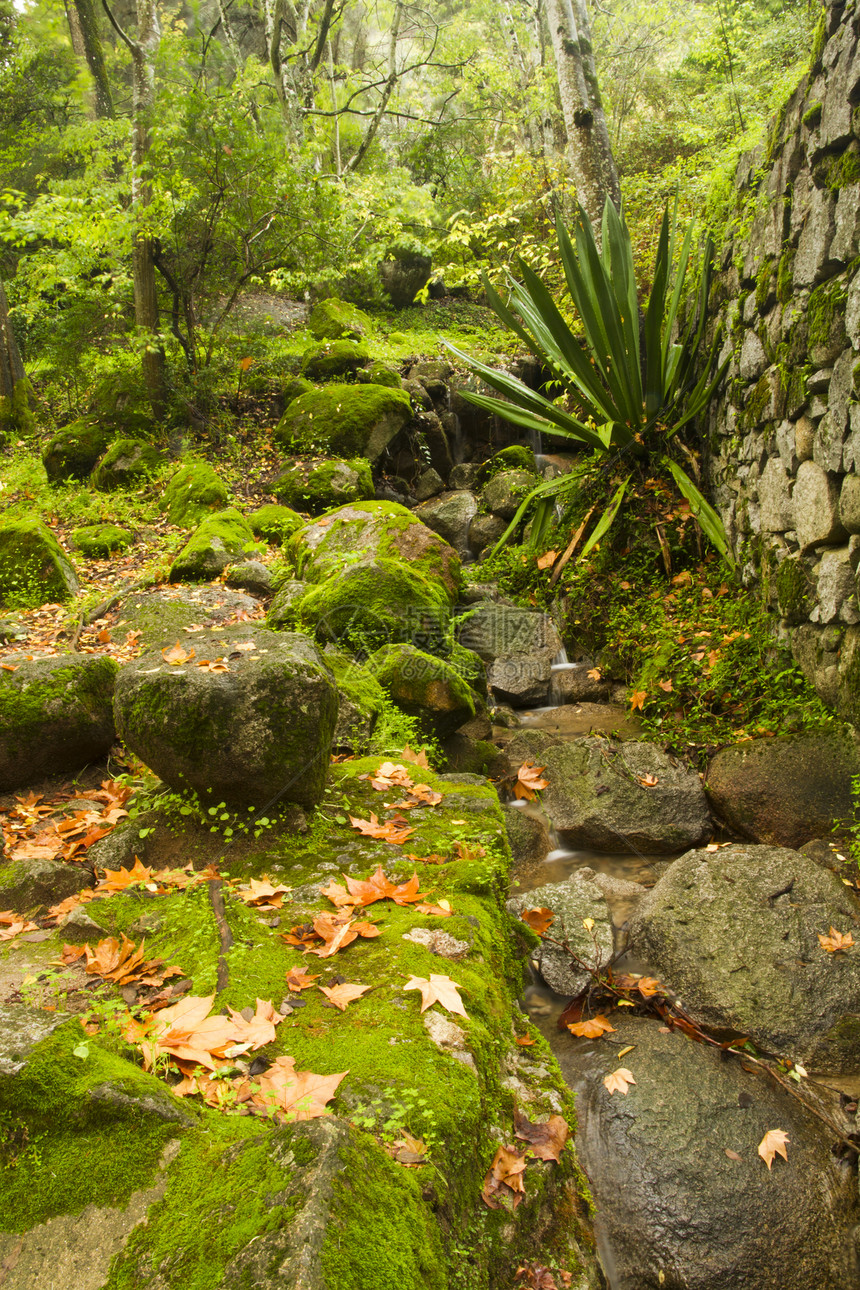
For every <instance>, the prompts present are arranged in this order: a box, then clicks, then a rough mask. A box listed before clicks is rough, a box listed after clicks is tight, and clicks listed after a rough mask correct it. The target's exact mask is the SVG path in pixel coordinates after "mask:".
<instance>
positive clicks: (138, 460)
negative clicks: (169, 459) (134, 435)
mask: <svg viewBox="0 0 860 1290" xmlns="http://www.w3.org/2000/svg"><path fill="white" fill-rule="evenodd" d="M163 464H164V456H163V454H162V453H160V452H159V451H158V449H157V448H153V446H152V444H150V443H144V442H143V440H142V439H117V440H116V441H115V442H114V443H112V444H111V446H110V447H109V448H108V450H107V452H106V453H105V455H104V456H103V457H102V459H101V461H100V462H99V463H98V465H97V466H96V468H95V470H94V471H93V475H92V483H93V486H94V487H95V488H98V489H99V490H100V491H101V492H103V493H111V492H114V490H115V489H118V488H135V487H137V485H139V484H140V483H142V482H143V481H144V480H145V479H149V477H150V476H151V475H154V474H155V472H156V471H157V470H158V469H159V468H160V467H161V466H162V465H163Z"/></svg>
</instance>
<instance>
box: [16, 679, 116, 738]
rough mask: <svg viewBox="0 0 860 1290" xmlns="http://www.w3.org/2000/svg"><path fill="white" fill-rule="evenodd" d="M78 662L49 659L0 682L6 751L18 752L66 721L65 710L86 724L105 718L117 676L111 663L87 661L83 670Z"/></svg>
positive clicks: (109, 707)
mask: <svg viewBox="0 0 860 1290" xmlns="http://www.w3.org/2000/svg"><path fill="white" fill-rule="evenodd" d="M80 660H81V656H80V655H77V656H71V657H69V656H67V657H66V658H65V659H64V658H62V657H58V658H52V659H48V660H45V661H44V662H42V663H39V664H38V665H37V664H33V665H32V666H31V667H27V666H26V665H22V667H23V669H24V670H23V671H22V670H21V667H19V668H16V670H15V672H4V673H3V674H2V676H0V728H2V730H3V741H4V746H5V747H6V748H10V747H11V748H14V747H15V746H16V745H17V746H19V747H21V749H22V751H23V749H24V747H26V745H27V744H28V743H29V742H30V741H32V740H34V739H38V737H39V734H40V732H41V730H42V728H43V727H44V725H45V723H46V722H49V723H53V724H55V725H56V724H57V723H60V722H63V721H65V720H66V719H67V713H68V711H69V710H71V711H76V712H77V714H78V715H77V717H76V718H75V720H77V721H82V722H83V723H85V724H91V723H92V722H93V720H96V719H97V718H98V715H99V714H104V713H110V709H111V701H112V698H113V691H114V684H115V682H116V675H117V672H118V671H119V666H118V664H117V662H116V660H115V659H112V658H108V657H107V656H106V655H101V656H99V657H91V658H88V659H87V660H86V666H83V667H82V666H81V661H80ZM37 667H38V670H36V668H37ZM18 673H20V675H18ZM70 742H71V736H70Z"/></svg>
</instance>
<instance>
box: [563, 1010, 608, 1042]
mask: <svg viewBox="0 0 860 1290" xmlns="http://www.w3.org/2000/svg"><path fill="white" fill-rule="evenodd" d="M568 1030H569V1031H570V1033H571V1034H572V1035H577V1036H578V1037H579V1038H580V1039H599V1038H600V1036H601V1035H604V1034H609V1033H610V1032H612V1031H614V1030H615V1027H614V1026H612V1025H610V1024H609V1021H608V1020H607V1018H606V1017H604V1016H603V1014H602V1013H598V1014H597V1016H596V1017H592V1018H591V1019H590V1020H589V1021H575V1022H572V1023H571V1024H570V1025H569V1026H568Z"/></svg>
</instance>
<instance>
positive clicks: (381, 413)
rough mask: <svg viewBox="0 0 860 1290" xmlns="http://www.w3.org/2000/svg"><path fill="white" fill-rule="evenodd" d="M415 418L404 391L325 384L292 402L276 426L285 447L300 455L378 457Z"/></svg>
mask: <svg viewBox="0 0 860 1290" xmlns="http://www.w3.org/2000/svg"><path fill="white" fill-rule="evenodd" d="M411 419H412V404H411V403H410V401H409V395H408V394H407V393H406V392H405V390H394V389H392V388H391V387H390V386H388V385H341V384H334V385H326V386H325V387H324V388H322V389H319V390H311V391H309V392H308V393H307V394H302V395H300V396H299V398H297V399H293V401H292V402H291V403H290V404H289V405H288V407H287V409H286V411H285V412H284V415H283V416H282V417H281V419H280V421H279V422H278V424H277V425H276V426H275V429H274V439H275V441H276V443H278V444H280V445H281V446H282V447H284V448H287V449H290V450H292V451H295V452H299V453H309V452H322V453H326V454H331V455H333V456H343V457H367V458H368V459H369V460H370V461H376V459H377V457H379V456H380V455H381V454H382V453H383V452H384V450H385V449H386V448H387V447H388V445H389V443H390V442H391V440H392V439H393V438H394V436H395V435H396V434H398V433H399V431H400V430H402V429H403V427H404V426H405V425H406V424H407V422H408V421H411Z"/></svg>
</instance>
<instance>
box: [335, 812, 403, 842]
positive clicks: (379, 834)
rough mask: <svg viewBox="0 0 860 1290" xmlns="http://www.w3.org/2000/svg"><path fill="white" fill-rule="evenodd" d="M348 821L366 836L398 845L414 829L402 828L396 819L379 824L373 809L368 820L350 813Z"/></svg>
mask: <svg viewBox="0 0 860 1290" xmlns="http://www.w3.org/2000/svg"><path fill="white" fill-rule="evenodd" d="M349 822H350V824H351V825H352V827H353V828H354V829H357V830H358V832H359V833H361V834H363V835H364V836H365V837H366V838H378V839H380V840H381V841H383V842H390V843H392V845H394V846H399V845H400V843H401V842H406V841H407V840H408V839H409V838H411V837H412V834H413V833H414V832H415V830H414V829H410V828H403V827H402V826H400V825H399V824H398V823H397V821H396V820H388V821H387V822H386V823H385V824H380V823H379V820H378V819H377V818H376V816H375V815H374V813H373V811H371V813H370V819H369V820H361V819H356V817H355V816H354V815H351V816H350V817H349Z"/></svg>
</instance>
